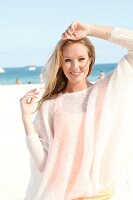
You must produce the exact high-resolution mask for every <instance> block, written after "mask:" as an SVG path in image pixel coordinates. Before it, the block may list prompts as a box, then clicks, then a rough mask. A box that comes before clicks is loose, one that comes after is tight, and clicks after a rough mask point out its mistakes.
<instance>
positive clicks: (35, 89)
mask: <svg viewBox="0 0 133 200" xmlns="http://www.w3.org/2000/svg"><path fill="white" fill-rule="evenodd" d="M34 91H37V88H34V89H32V90H30V91H28V92H27V93H29V92H34Z"/></svg>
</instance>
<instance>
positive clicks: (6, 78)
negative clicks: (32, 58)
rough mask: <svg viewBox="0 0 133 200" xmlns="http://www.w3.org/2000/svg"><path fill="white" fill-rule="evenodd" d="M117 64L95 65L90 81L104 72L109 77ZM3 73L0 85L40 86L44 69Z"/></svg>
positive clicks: (5, 70) (25, 67)
mask: <svg viewBox="0 0 133 200" xmlns="http://www.w3.org/2000/svg"><path fill="white" fill-rule="evenodd" d="M116 65H117V64H116V63H106V64H105V63H104V64H95V65H94V67H93V70H92V74H91V75H90V76H89V78H88V79H89V81H91V82H95V81H97V80H98V79H99V73H100V72H101V71H103V72H104V73H105V75H108V74H109V73H111V72H112V71H113V70H114V69H115V68H116ZM2 69H3V71H4V72H3V73H2V72H1V71H0V85H11V84H16V80H17V79H18V80H20V81H21V83H22V84H31V83H32V84H39V83H40V73H41V71H42V67H39V66H37V67H32V66H24V67H9V68H8V67H7V68H2Z"/></svg>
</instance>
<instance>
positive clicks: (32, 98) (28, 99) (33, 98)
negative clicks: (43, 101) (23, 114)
mask: <svg viewBox="0 0 133 200" xmlns="http://www.w3.org/2000/svg"><path fill="white" fill-rule="evenodd" d="M35 99H36V97H34V96H29V97H27V98H26V103H28V104H30V103H33V102H34V100H35Z"/></svg>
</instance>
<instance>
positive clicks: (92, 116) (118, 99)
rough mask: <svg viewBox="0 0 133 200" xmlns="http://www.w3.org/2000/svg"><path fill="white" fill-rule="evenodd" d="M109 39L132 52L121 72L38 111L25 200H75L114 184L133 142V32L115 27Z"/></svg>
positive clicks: (49, 102)
mask: <svg viewBox="0 0 133 200" xmlns="http://www.w3.org/2000/svg"><path fill="white" fill-rule="evenodd" d="M109 41H111V42H114V43H116V44H119V45H121V46H123V47H126V48H127V49H128V53H127V55H125V56H124V57H123V58H122V59H121V60H120V62H119V63H118V66H117V68H116V69H115V70H114V71H113V72H112V73H110V74H109V75H108V76H106V77H105V78H104V79H102V80H100V81H98V82H97V83H95V84H94V85H93V86H91V87H90V88H88V89H86V90H82V91H80V92H74V93H66V94H62V93H61V94H59V95H58V97H57V98H56V99H54V100H47V101H45V102H44V103H43V105H42V108H41V110H40V111H39V112H38V114H37V116H36V118H35V121H34V125H35V128H36V133H34V134H31V135H28V136H26V142H27V146H28V148H29V152H30V155H31V178H30V181H29V186H28V188H27V192H26V195H25V200H71V199H74V198H78V197H82V196H87V197H89V196H93V195H96V194H97V192H99V191H101V190H103V189H106V188H107V187H113V186H114V184H115V181H116V177H117V174H118V171H117V169H119V163H120V160H121V159H120V158H121V157H122V156H120V155H121V154H120V153H122V152H124V151H123V148H125V146H124V145H125V144H126V142H127V140H128V139H129V138H130V140H131V139H133V120H132V119H133V117H132V116H133V105H132V104H133V31H129V30H125V29H121V28H114V29H113V31H112V33H111V37H110V38H109ZM117 161H118V162H117Z"/></svg>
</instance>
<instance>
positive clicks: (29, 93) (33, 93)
mask: <svg viewBox="0 0 133 200" xmlns="http://www.w3.org/2000/svg"><path fill="white" fill-rule="evenodd" d="M38 94H39V92H37V91H35V92H27V93H26V95H25V96H27V95H38Z"/></svg>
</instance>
